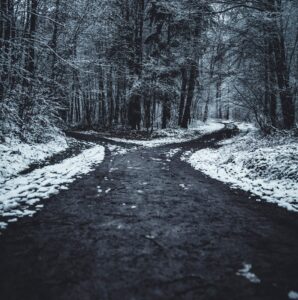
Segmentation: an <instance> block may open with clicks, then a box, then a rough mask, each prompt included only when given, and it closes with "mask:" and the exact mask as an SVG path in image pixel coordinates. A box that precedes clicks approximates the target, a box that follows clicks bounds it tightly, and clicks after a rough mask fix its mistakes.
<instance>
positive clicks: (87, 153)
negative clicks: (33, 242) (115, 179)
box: [0, 146, 104, 228]
mask: <svg viewBox="0 0 298 300" xmlns="http://www.w3.org/2000/svg"><path fill="white" fill-rule="evenodd" d="M103 159H104V147H102V146H95V147H93V148H91V149H87V150H84V151H83V152H82V153H81V154H79V155H78V156H75V157H72V158H68V159H65V160H64V161H62V162H61V163H59V164H55V165H51V166H46V167H44V168H42V169H37V170H35V171H33V172H31V173H29V174H27V175H23V176H19V177H17V178H14V179H11V180H9V181H7V182H5V183H4V184H0V191H1V200H0V216H2V217H4V218H5V217H10V218H11V217H14V218H20V217H24V216H33V215H34V213H35V212H36V210H37V209H40V208H42V206H41V205H36V206H35V207H33V206H34V205H35V204H36V203H38V202H39V201H40V199H47V198H49V197H50V196H51V195H54V194H58V193H59V191H60V190H63V189H65V188H67V185H68V184H70V183H72V182H73V181H75V179H76V178H78V176H79V175H84V174H88V173H89V172H90V171H92V170H93V169H94V167H95V165H97V164H99V163H101V162H102V161H103ZM30 207H33V208H32V209H33V210H29V209H28V208H30ZM0 227H1V228H3V227H4V228H5V226H4V224H2V226H0Z"/></svg>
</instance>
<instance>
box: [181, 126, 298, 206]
mask: <svg viewBox="0 0 298 300" xmlns="http://www.w3.org/2000/svg"><path fill="white" fill-rule="evenodd" d="M219 144H220V146H221V148H219V149H203V150H200V151H197V152H195V153H193V154H192V155H190V154H189V153H188V155H184V158H182V159H183V160H185V161H187V162H189V163H190V164H191V165H192V166H193V167H194V168H195V169H197V170H199V171H201V172H203V173H205V174H207V175H208V176H210V177H212V178H215V179H217V180H220V181H223V182H226V183H229V184H231V185H232V187H233V188H240V189H242V190H245V191H250V192H252V193H253V194H255V195H256V196H258V197H260V198H261V199H264V200H266V201H267V202H271V203H276V204H278V205H279V206H281V207H284V208H287V209H288V210H291V211H296V212H298V142H297V138H296V139H295V138H294V137H290V136H282V135H276V136H270V137H263V136H262V135H261V134H260V133H259V132H257V131H251V132H249V133H246V134H242V135H240V136H237V137H234V138H232V139H229V140H226V141H223V142H221V143H219Z"/></svg>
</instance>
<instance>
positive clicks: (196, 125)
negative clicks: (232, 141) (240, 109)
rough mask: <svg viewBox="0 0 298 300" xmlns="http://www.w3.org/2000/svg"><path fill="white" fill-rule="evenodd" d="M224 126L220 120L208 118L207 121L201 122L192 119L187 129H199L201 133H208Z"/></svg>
mask: <svg viewBox="0 0 298 300" xmlns="http://www.w3.org/2000/svg"><path fill="white" fill-rule="evenodd" d="M224 127H225V125H224V123H223V122H222V121H220V120H213V119H210V120H208V121H207V122H205V123H204V122H202V121H199V120H194V121H193V122H192V123H191V125H190V127H189V129H191V130H199V131H200V133H201V134H208V133H212V132H215V131H218V130H221V129H223V128H224Z"/></svg>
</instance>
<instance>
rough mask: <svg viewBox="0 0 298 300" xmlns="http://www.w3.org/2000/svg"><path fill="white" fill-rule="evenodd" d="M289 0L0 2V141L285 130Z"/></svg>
mask: <svg viewBox="0 0 298 300" xmlns="http://www.w3.org/2000/svg"><path fill="white" fill-rule="evenodd" d="M297 11H298V4H297V1H291V0H262V1H261V0H251V1H243V0H236V1H231V0H226V1H224V0H222V1H205V0H200V1H197V0H183V1H181V0H168V1H162V0H109V1H108V0H100V1H99V0H97V1H96V0H80V1H72V0H67V1H66V0H55V1H54V0H53V1H51V0H49V1H39V0H28V1H25V0H24V1H22V0H2V1H1V19H0V22H1V23H0V29H1V31H0V34H1V35H0V51H1V52H0V75H1V82H0V118H1V128H0V136H1V138H2V139H3V138H4V137H5V136H6V135H17V136H19V137H20V138H22V139H25V140H26V139H29V140H30V139H33V140H37V141H38V140H40V139H41V140H43V139H46V138H47V136H49V137H50V136H51V134H52V133H53V132H56V131H59V130H61V129H65V128H80V129H91V128H92V129H97V130H99V129H103V128H105V129H107V128H126V129H127V130H129V129H132V130H136V129H138V130H140V129H145V130H147V131H151V132H152V131H153V130H154V129H155V128H167V127H169V126H180V127H182V128H187V127H188V125H189V124H190V122H191V121H192V120H194V119H200V120H202V121H206V120H208V118H210V117H212V118H219V119H227V120H229V119H233V120H244V121H251V122H256V123H257V124H258V126H259V127H260V128H262V130H264V131H265V132H269V133H270V132H272V131H275V130H279V129H286V130H288V129H292V128H293V127H295V124H296V123H295V122H296V117H295V115H297V105H296V103H297V76H298V51H297V43H298V30H297Z"/></svg>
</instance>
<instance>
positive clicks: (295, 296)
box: [288, 291, 298, 299]
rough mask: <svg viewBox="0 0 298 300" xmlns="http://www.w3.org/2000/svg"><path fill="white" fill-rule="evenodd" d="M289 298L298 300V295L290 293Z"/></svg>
mask: <svg viewBox="0 0 298 300" xmlns="http://www.w3.org/2000/svg"><path fill="white" fill-rule="evenodd" d="M288 297H289V299H298V293H297V292H294V291H290V292H289V294H288Z"/></svg>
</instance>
